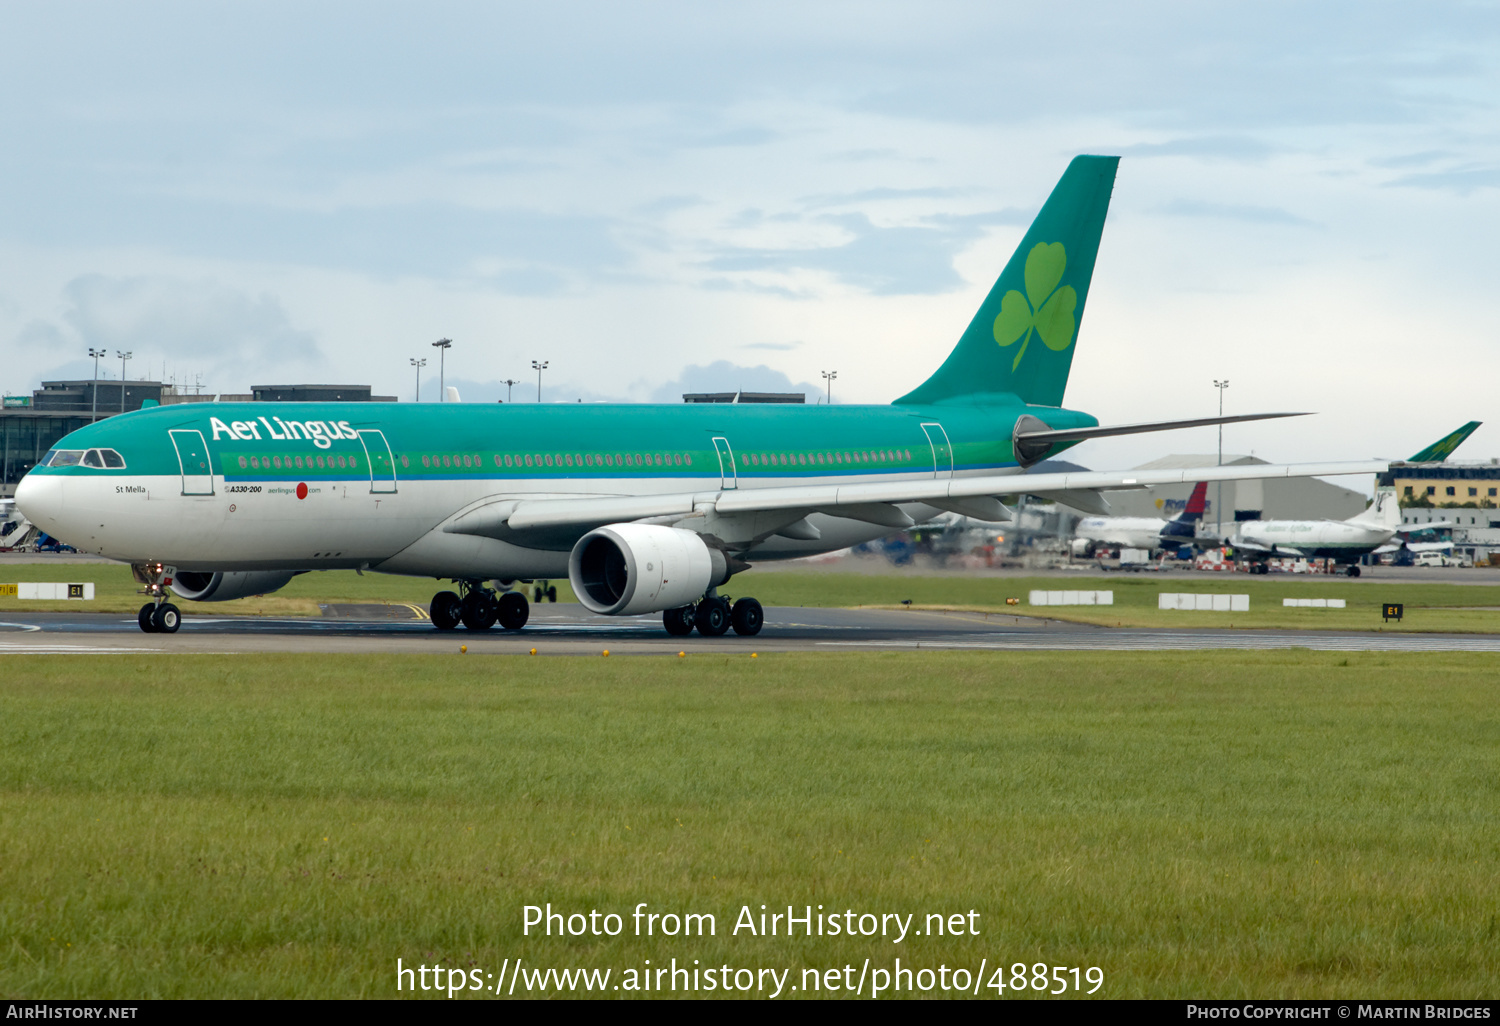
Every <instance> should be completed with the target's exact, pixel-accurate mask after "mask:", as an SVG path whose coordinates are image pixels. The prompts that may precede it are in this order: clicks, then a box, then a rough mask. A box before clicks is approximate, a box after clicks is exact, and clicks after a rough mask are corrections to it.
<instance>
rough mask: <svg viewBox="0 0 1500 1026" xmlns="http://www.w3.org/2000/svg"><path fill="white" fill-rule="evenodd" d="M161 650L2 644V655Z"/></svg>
mask: <svg viewBox="0 0 1500 1026" xmlns="http://www.w3.org/2000/svg"><path fill="white" fill-rule="evenodd" d="M164 651H166V649H161V648H101V647H99V646H98V645H7V644H5V643H3V642H0V655H140V654H142V653H150V652H164Z"/></svg>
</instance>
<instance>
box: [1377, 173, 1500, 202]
mask: <svg viewBox="0 0 1500 1026" xmlns="http://www.w3.org/2000/svg"><path fill="white" fill-rule="evenodd" d="M1386 184H1387V185H1389V186H1392V187H1402V186H1405V187H1408V188H1414V189H1441V190H1443V191H1445V192H1456V193H1458V194H1459V195H1460V196H1467V195H1469V193H1471V192H1474V191H1475V190H1476V189H1500V167H1470V168H1462V169H1457V170H1453V171H1426V172H1422V173H1420V174H1412V175H1402V176H1401V177H1400V178H1397V179H1396V180H1395V181H1392V182H1387V183H1386Z"/></svg>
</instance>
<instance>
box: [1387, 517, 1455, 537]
mask: <svg viewBox="0 0 1500 1026" xmlns="http://www.w3.org/2000/svg"><path fill="white" fill-rule="evenodd" d="M1457 526H1458V525H1457V524H1455V523H1454V522H1453V521H1451V520H1436V521H1433V522H1432V523H1430V524H1402V525H1401V526H1400V527H1398V528H1396V533H1397V534H1420V533H1421V532H1423V531H1441V530H1444V529H1446V528H1449V527H1457Z"/></svg>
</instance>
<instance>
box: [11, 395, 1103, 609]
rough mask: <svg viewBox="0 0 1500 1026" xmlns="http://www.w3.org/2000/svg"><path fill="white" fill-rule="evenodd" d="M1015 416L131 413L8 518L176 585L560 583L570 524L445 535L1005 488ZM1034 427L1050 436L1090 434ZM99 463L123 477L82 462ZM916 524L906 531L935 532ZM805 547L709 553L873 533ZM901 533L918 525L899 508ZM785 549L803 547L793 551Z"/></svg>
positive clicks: (843, 410) (96, 429) (849, 525)
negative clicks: (591, 506)
mask: <svg viewBox="0 0 1500 1026" xmlns="http://www.w3.org/2000/svg"><path fill="white" fill-rule="evenodd" d="M1027 412H1028V410H1027V408H1026V407H1025V406H1023V405H1019V404H1018V405H1017V406H1015V407H1013V408H1010V409H1006V408H1003V407H994V406H984V407H958V406H953V407H924V406H812V407H797V406H784V405H765V406H759V405H749V404H744V405H741V404H714V405H690V404H683V405H681V406H633V405H632V406H624V405H582V404H558V405H531V404H527V405H501V404H495V405H487V404H486V405H479V404H426V405H416V404H392V403H381V404H373V403H371V404H357V405H356V404H350V403H276V404H269V403H243V404H238V403H234V404H231V403H203V404H192V405H181V406H166V407H159V408H156V409H146V410H142V411H140V412H137V413H130V414H126V415H124V416H119V417H114V418H111V419H109V420H106V421H102V422H100V423H99V424H96V425H93V426H91V427H87V428H84V429H82V430H80V431H77V432H74V433H73V434H71V435H69V436H68V437H67V438H65V439H63V440H62V441H61V442H59V443H58V445H57V449H58V450H59V451H63V452H69V453H72V452H76V453H79V454H80V457H79V458H78V459H77V462H75V461H74V460H73V459H71V458H70V459H66V460H64V461H61V462H65V463H66V464H68V465H65V466H42V467H39V468H37V469H36V470H34V471H33V472H32V474H31V475H29V476H28V478H27V481H26V485H25V491H24V496H23V501H24V503H25V505H26V506H27V507H28V508H30V509H33V510H34V511H36V512H37V514H38V515H40V516H41V517H42V518H43V519H42V520H40V521H38V522H39V523H40V525H41V526H42V527H43V528H44V529H45V530H46V531H47V532H48V533H49V534H52V535H53V536H54V537H57V538H59V539H61V540H63V541H66V542H67V543H68V544H70V545H73V546H74V547H76V548H78V549H79V550H80V551H87V552H91V553H97V554H99V555H103V556H108V557H110V558H113V559H120V560H125V561H129V562H133V563H142V562H152V561H161V562H169V563H171V564H174V565H176V566H178V567H179V568H182V569H186V570H204V571H218V570H225V571H243V570H314V569H333V568H348V567H365V568H370V569H374V570H381V571H386V572H391V573H402V574H419V575H425V576H434V577H471V578H505V579H508V578H531V577H560V576H565V575H566V573H567V559H568V552H569V550H570V549H571V548H572V546H573V544H574V542H576V541H577V539H578V538H579V537H580V536H581V535H582V534H583V533H585V531H586V530H587V529H588V528H589V527H591V526H594V525H593V524H591V523H588V522H587V521H586V520H585V521H581V522H574V523H570V524H563V525H547V526H540V527H532V528H524V529H520V530H514V531H506V530H505V529H504V528H503V527H501V528H500V529H499V531H498V532H491V533H498V534H500V535H501V536H499V537H490V536H483V535H476V534H460V533H452V532H445V531H444V530H443V528H444V527H445V526H447V525H449V524H450V522H451V521H453V520H455V518H456V517H458V516H459V515H461V514H462V512H463V511H465V510H467V509H469V508H470V507H472V506H474V505H475V504H476V503H485V504H493V503H495V502H497V501H504V500H507V499H509V500H538V499H546V500H559V499H586V498H593V497H610V496H618V497H649V496H652V495H669V494H670V495H680V494H695V495H701V496H702V497H703V498H704V499H705V500H708V499H711V498H715V497H719V496H722V495H723V494H724V493H726V492H730V491H742V492H749V491H753V490H755V489H765V488H776V489H784V488H787V487H788V486H801V487H818V486H829V485H851V484H862V483H873V482H899V481H923V480H932V479H935V478H964V477H975V476H991V475H996V474H1006V473H1014V472H1016V471H1018V470H1019V467H1018V466H1017V463H1016V459H1015V457H1014V454H1013V453H1012V451H1011V448H1012V446H1011V432H1012V429H1013V427H1014V424H1015V422H1016V419H1017V418H1018V417H1019V416H1021V415H1022V414H1025V413H1027ZM1029 412H1031V413H1032V414H1035V413H1039V412H1040V413H1044V414H1045V415H1046V416H1047V418H1048V420H1047V422H1048V424H1049V425H1050V426H1053V427H1073V426H1087V425H1092V424H1093V423H1095V421H1094V420H1093V418H1091V417H1088V416H1086V415H1084V414H1080V413H1074V412H1070V411H1062V410H1057V409H1048V410H1045V411H1041V410H1031V411H1029ZM93 449H101V450H105V449H107V450H113V451H114V452H116V453H118V454H119V457H120V460H117V461H112V462H123V463H124V466H123V467H108V466H104V465H102V464H103V463H104V462H105V461H104V460H100V459H90V460H88V461H87V462H88V463H94V464H100V465H98V466H90V465H86V463H85V461H84V459H83V458H82V455H83V454H86V453H87V452H88V451H90V450H93ZM935 511H936V509H935V508H933V507H927V508H926V510H925V512H928V513H930V512H935ZM791 512H797V514H798V515H797V516H796V517H792V519H793V520H794V521H795V520H800V519H801V518H802V517H803V516H808V517H809V518H810V522H811V523H812V524H813V525H814V526H815V529H816V533H817V534H819V535H820V537H818V538H815V539H814V538H807V537H804V538H793V537H786V536H783V535H779V534H777V533H775V527H776V526H785V525H773V524H772V523H771V521H770V520H766V521H765V523H766V525H767V529H766V530H764V531H752V532H751V533H750V534H749V535H746V536H741V537H736V538H733V539H726V541H727V543H728V545H729V546H730V547H731V548H732V549H734V550H735V551H736V554H738V555H740V556H742V557H743V558H744V559H745V560H746V561H750V562H753V561H755V560H766V559H786V558H794V557H798V556H805V555H809V554H813V553H817V552H824V551H830V550H833V549H838V548H843V547H845V546H848V545H851V544H856V543H858V542H860V541H865V540H868V539H871V538H876V537H880V536H881V535H883V534H888V533H890V531H891V529H892V528H891V526H890V525H889V524H878V523H870V522H867V521H862V520H859V519H850V518H846V517H838V516H828V515H819V514H818V513H817V511H816V509H814V508H812V507H808V508H806V509H800V510H799V509H795V508H794V509H793V510H791V511H789V512H788V513H787V514H785V516H790V513H791ZM912 512H916V513H917V514H918V515H919V517H920V516H921V515H922V514H923V512H924V511H923V510H922V509H916V508H914V509H913V510H912ZM803 533H804V534H806V533H810V532H806V531H804V532H803Z"/></svg>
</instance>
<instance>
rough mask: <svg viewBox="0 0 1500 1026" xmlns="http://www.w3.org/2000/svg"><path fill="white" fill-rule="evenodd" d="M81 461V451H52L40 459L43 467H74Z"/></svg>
mask: <svg viewBox="0 0 1500 1026" xmlns="http://www.w3.org/2000/svg"><path fill="white" fill-rule="evenodd" d="M82 461H83V450H82V449H53V450H52V451H51V452H49V453H48V454H47V455H46V456H44V457H43V458H42V463H41V465H42V466H44V467H76V466H78V464H79V463H81V462H82Z"/></svg>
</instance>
